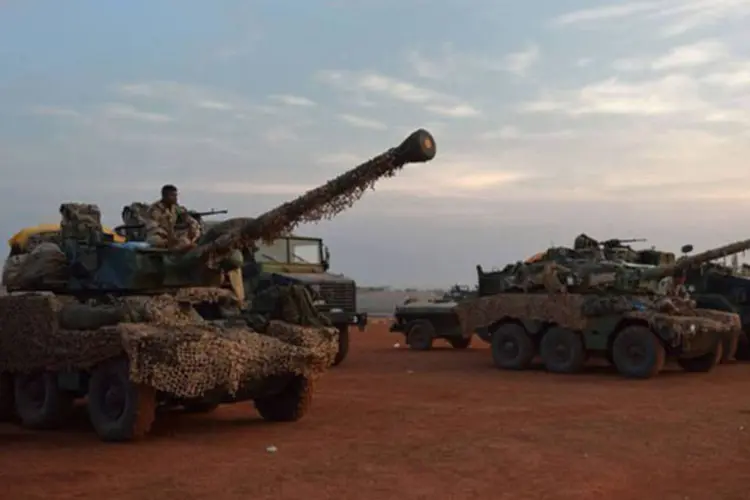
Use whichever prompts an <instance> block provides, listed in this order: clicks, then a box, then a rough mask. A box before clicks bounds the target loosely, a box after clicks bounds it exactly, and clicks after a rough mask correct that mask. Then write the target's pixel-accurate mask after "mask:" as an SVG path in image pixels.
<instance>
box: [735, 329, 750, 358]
mask: <svg viewBox="0 0 750 500" xmlns="http://www.w3.org/2000/svg"><path fill="white" fill-rule="evenodd" d="M734 357H735V359H737V360H740V361H749V360H750V340H748V336H747V332H744V331H743V332H740V336H739V339H737V350H736V351H735V353H734Z"/></svg>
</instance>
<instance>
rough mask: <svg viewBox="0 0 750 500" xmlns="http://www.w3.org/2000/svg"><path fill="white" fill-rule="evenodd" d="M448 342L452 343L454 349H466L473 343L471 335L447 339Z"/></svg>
mask: <svg viewBox="0 0 750 500" xmlns="http://www.w3.org/2000/svg"><path fill="white" fill-rule="evenodd" d="M447 340H448V343H449V344H450V345H451V347H452V348H454V349H466V348H467V347H469V346H470V345H471V337H468V338H467V337H461V338H456V337H453V338H449V339H447Z"/></svg>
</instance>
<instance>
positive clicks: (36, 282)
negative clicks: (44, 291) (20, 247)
mask: <svg viewBox="0 0 750 500" xmlns="http://www.w3.org/2000/svg"><path fill="white" fill-rule="evenodd" d="M67 278H68V261H67V259H66V258H65V254H64V253H63V252H62V251H61V250H60V247H59V246H57V245H56V244H55V243H51V242H41V243H39V244H37V245H35V246H34V249H33V250H32V251H31V252H30V253H25V254H21V255H14V256H12V257H8V259H6V261H5V264H4V266H3V286H5V287H6V288H8V289H9V290H12V289H34V288H37V287H42V286H43V285H44V284H53V283H61V282H64V281H65V280H66V279H67Z"/></svg>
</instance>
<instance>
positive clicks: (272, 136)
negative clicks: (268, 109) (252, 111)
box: [262, 126, 299, 145]
mask: <svg viewBox="0 0 750 500" xmlns="http://www.w3.org/2000/svg"><path fill="white" fill-rule="evenodd" d="M262 136H263V139H264V140H265V141H266V142H267V143H269V144H273V145H281V144H287V143H289V142H294V141H297V140H299V135H297V133H296V132H295V131H294V130H292V129H291V128H290V127H285V126H278V127H272V128H269V129H268V130H266V131H265V132H263V134H262Z"/></svg>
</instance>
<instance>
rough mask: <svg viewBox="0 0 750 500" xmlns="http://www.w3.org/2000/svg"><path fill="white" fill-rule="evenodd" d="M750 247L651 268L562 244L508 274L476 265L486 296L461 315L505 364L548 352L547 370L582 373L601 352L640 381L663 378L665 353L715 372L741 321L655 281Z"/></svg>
mask: <svg viewBox="0 0 750 500" xmlns="http://www.w3.org/2000/svg"><path fill="white" fill-rule="evenodd" d="M747 249H750V240H745V241H741V242H737V243H733V244H730V245H725V246H723V247H719V248H716V249H713V250H709V251H707V252H703V253H700V254H697V255H693V256H690V257H688V258H685V259H681V260H679V261H677V262H676V263H675V264H672V265H669V266H657V267H653V266H637V265H626V264H627V263H625V264H623V263H622V262H612V261H606V260H600V261H592V260H591V259H590V258H589V257H587V256H582V255H580V254H578V253H577V252H576V251H575V250H573V249H566V248H564V247H562V248H554V249H550V251H548V252H547V254H546V255H545V256H543V257H542V258H539V259H535V260H534V261H533V262H518V263H516V264H509V265H508V266H506V267H505V268H504V269H502V270H500V271H494V272H490V273H486V272H484V271H483V270H482V268H481V266H477V275H478V281H479V297H478V298H477V299H473V300H467V301H464V302H461V303H459V304H458V305H457V306H456V307H455V309H454V311H455V313H456V314H457V316H458V318H459V321H460V322H461V327H462V331H463V332H464V334H466V335H468V334H469V332H474V331H476V330H477V329H480V328H483V329H485V331H486V332H487V335H488V336H489V338H490V339H491V343H492V357H493V361H494V363H495V365H496V366H497V367H498V368H501V369H513V370H521V369H527V368H529V367H530V366H531V363H532V361H533V359H534V358H535V357H536V356H537V355H540V356H541V358H542V362H543V363H544V365H545V367H546V368H547V370H548V371H550V372H555V373H574V372H578V371H580V370H582V369H583V367H584V364H585V362H586V359H587V357H588V356H591V355H594V356H596V355H600V356H604V357H606V358H607V359H608V360H610V362H611V363H612V364H613V365H615V366H616V367H617V370H618V371H619V372H620V373H621V374H622V375H623V376H626V377H632V378H649V377H652V376H654V375H656V374H657V373H659V372H660V371H661V369H662V368H663V366H664V363H665V359H667V358H672V359H675V360H676V361H677V363H678V364H679V365H680V366H681V367H682V368H683V369H685V370H686V371H707V370H710V369H711V368H712V367H713V366H714V365H715V364H717V363H718V362H720V360H721V358H722V355H723V350H724V346H725V345H729V346H730V347H729V348H730V349H731V348H732V346H733V345H734V346H736V342H732V340H731V339H732V338H734V339H736V338H737V335H738V334H739V330H740V320H739V317H738V316H737V315H736V314H733V313H730V312H722V311H716V310H711V309H703V308H699V307H696V306H695V304H694V303H692V301H690V300H689V299H688V298H685V297H680V296H678V295H675V294H670V295H665V294H660V293H657V291H656V290H654V288H653V287H654V286H655V284H660V283H661V282H662V280H664V279H666V278H669V277H671V276H679V274H680V273H681V272H684V271H685V270H687V269H690V268H693V267H696V266H700V265H701V264H703V263H706V262H710V261H711V260H714V259H716V258H718V257H721V256H723V255H728V254H732V253H737V252H742V251H744V250H747ZM727 339H729V342H727Z"/></svg>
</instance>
